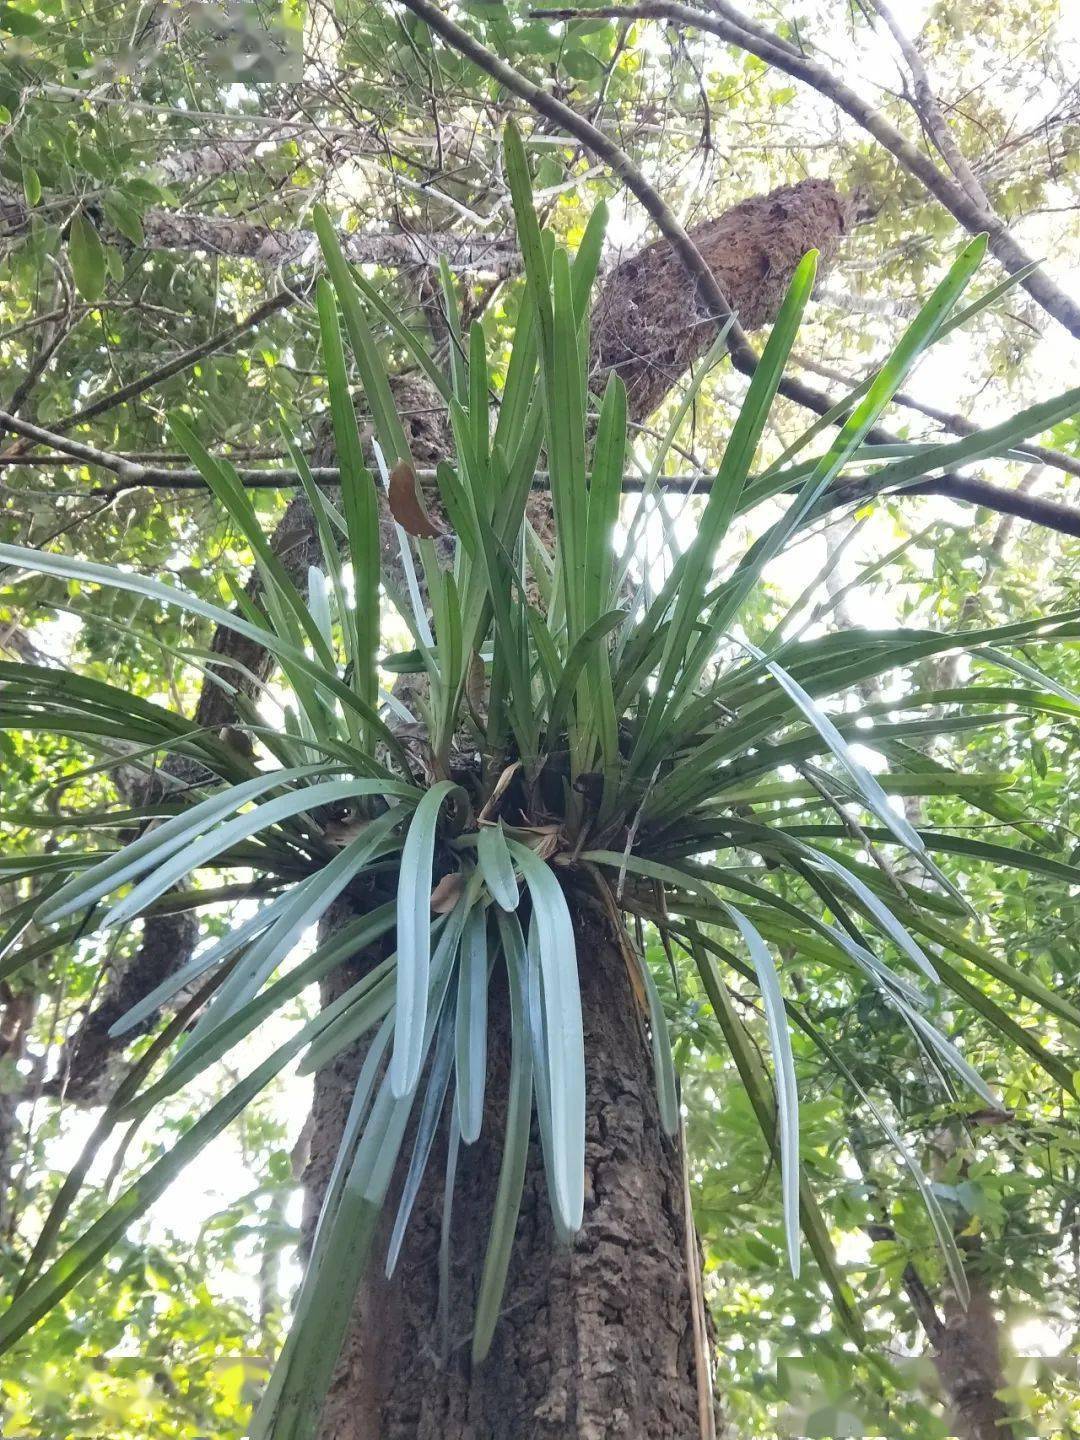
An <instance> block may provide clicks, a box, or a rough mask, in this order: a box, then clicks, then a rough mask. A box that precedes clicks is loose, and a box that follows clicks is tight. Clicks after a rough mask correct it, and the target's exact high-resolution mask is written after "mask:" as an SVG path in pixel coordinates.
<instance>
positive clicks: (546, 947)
mask: <svg viewBox="0 0 1080 1440" xmlns="http://www.w3.org/2000/svg"><path fill="white" fill-rule="evenodd" d="M507 844H508V845H509V847H510V853H511V855H512V856H513V858H514V861H515V863H516V864H517V867H518V869H519V870H520V871H521V874H522V876H523V878H524V880H525V884H526V885H527V886H528V888H529V894H530V896H531V897H532V902H533V914H534V915H535V917H536V927H537V938H538V945H539V951H540V969H541V974H542V977H543V997H544V1018H545V1027H546V1032H547V1050H548V1077H549V1081H550V1085H551V1140H552V1146H551V1148H552V1155H551V1161H552V1182H553V1193H554V1196H555V1199H556V1203H557V1206H558V1213H559V1219H560V1222H561V1224H562V1225H563V1227H564V1228H565V1229H566V1230H567V1231H571V1232H572V1231H575V1230H579V1229H580V1228H581V1219H582V1213H583V1210H584V1205H585V1042H584V1036H583V1033H582V1023H581V989H580V985H579V982H578V962H577V945H576V942H575V939H574V925H573V921H572V920H571V918H570V911H569V910H568V909H567V906H566V899H565V897H564V895H563V892H562V889H561V887H560V885H559V882H558V881H557V880H556V879H555V875H554V872H553V871H552V869H551V867H550V866H549V865H547V864H545V862H544V861H543V860H541V859H540V857H539V856H538V855H537V854H536V852H535V851H533V850H530V849H529V847H528V846H527V845H522V844H520V843H519V842H518V841H516V840H508V841H507Z"/></svg>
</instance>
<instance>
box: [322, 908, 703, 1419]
mask: <svg viewBox="0 0 1080 1440" xmlns="http://www.w3.org/2000/svg"><path fill="white" fill-rule="evenodd" d="M577 925H578V954H579V957H580V969H581V987H582V1001H583V1007H584V1024H585V1044H586V1060H587V1089H588V1098H587V1125H586V1195H585V1221H584V1227H583V1229H582V1231H581V1233H580V1235H579V1236H578V1237H577V1240H576V1242H575V1243H574V1245H573V1246H572V1247H570V1248H564V1247H562V1246H560V1245H559V1244H558V1243H557V1242H556V1239H555V1237H554V1234H553V1232H552V1226H551V1219H550V1211H549V1205H548V1198H547V1191H546V1187H545V1183H544V1179H543V1174H542V1168H541V1161H540V1155H539V1147H538V1141H537V1138H536V1136H535V1134H534V1141H533V1147H532V1152H531V1155H530V1160H529V1168H528V1174H527V1178H526V1185H525V1195H524V1199H523V1203H522V1212H521V1217H520V1219H519V1222H518V1226H517V1232H516V1235H515V1243H514V1254H513V1259H512V1262H511V1269H510V1274H509V1278H508V1283H507V1290H506V1295H505V1297H504V1301H503V1309H502V1315H501V1318H500V1322H499V1326H498V1329H497V1331H496V1335H495V1342H494V1346H493V1348H492V1351H491V1354H490V1356H489V1357H488V1359H487V1360H486V1362H485V1363H484V1364H483V1365H481V1366H479V1367H476V1368H475V1369H474V1368H473V1367H472V1365H471V1363H470V1342H471V1329H472V1319H473V1308H474V1304H475V1298H476V1292H477V1287H478V1284H479V1279H480V1273H481V1266H482V1263H483V1255H484V1248H485V1244H486V1236H487V1229H488V1224H489V1220H490V1215H491V1209H492V1202H493V1198H494V1193H495V1187H496V1183H497V1179H498V1170H499V1161H500V1156H501V1147H502V1137H503V1123H504V1114H505V1101H506V1089H507V1069H508V1053H507V1027H506V998H505V993H504V989H503V986H502V985H501V983H500V982H499V979H498V976H499V974H500V971H499V967H498V966H497V967H496V972H495V976H496V978H495V981H494V982H493V993H492V1020H493V1024H492V1043H491V1047H490V1052H489V1064H488V1090H487V1096H488V1100H487V1106H486V1111H485V1118H484V1128H483V1132H482V1134H481V1136H480V1139H479V1140H478V1141H477V1143H476V1144H475V1145H474V1146H472V1147H468V1148H463V1149H462V1152H461V1157H460V1161H459V1166H458V1177H457V1187H456V1190H455V1198H454V1210H453V1226H452V1242H451V1248H450V1253H451V1256H452V1264H451V1272H450V1291H449V1293H450V1304H449V1346H448V1350H447V1352H446V1354H445V1358H444V1355H443V1337H442V1333H441V1329H440V1326H439V1324H438V1319H437V1304H438V1250H439V1241H440V1229H441V1219H440V1217H441V1207H442V1192H443V1184H442V1170H443V1165H442V1161H443V1159H444V1156H445V1149H443V1150H442V1151H441V1153H440V1152H439V1151H438V1150H437V1151H436V1153H435V1155H434V1156H433V1159H432V1163H431V1169H430V1172H429V1176H428V1179H427V1180H426V1182H425V1185H424V1189H423V1191H422V1193H421V1196H420V1198H419V1200H418V1203H417V1207H416V1211H415V1213H414V1219H413V1225H412V1229H411V1231H410V1234H409V1236H408V1238H407V1240H406V1244H405V1249H404V1252H403V1255H402V1259H401V1263H400V1266H399V1269H398V1271H397V1273H396V1274H395V1276H394V1279H393V1280H392V1281H389V1282H388V1281H386V1280H385V1278H383V1276H382V1271H381V1267H380V1264H379V1262H378V1258H377V1256H378V1252H376V1259H375V1261H373V1264H372V1267H371V1274H370V1275H369V1278H368V1280H367V1282H366V1283H365V1285H364V1286H363V1288H362V1290H361V1293H360V1294H359V1296H358V1298H357V1303H356V1308H355V1313H354V1319H353V1324H352V1328H351V1330H350V1333H349V1335H348V1336H347V1339H346V1343H345V1346H344V1349H343V1353H342V1357H341V1360H340V1363H339V1366H338V1371H337V1376H336V1379H335V1382H334V1386H333V1389H332V1391H331V1394H330V1397H329V1399H328V1402H327V1406H326V1410H325V1412H324V1416H323V1429H322V1434H323V1436H324V1437H325V1440H607V1437H612V1440H613V1437H616V1436H618V1437H630V1436H633V1437H635V1440H688V1437H695V1436H697V1435H698V1434H699V1433H700V1432H699V1419H698V1398H697V1370H696V1362H695V1355H694V1346H693V1311H692V1300H691V1292H690V1286H689V1282H688V1275H687V1265H686V1253H685V1229H684V1226H685V1211H684V1208H683V1188H682V1172H681V1161H680V1157H679V1155H678V1153H677V1151H676V1149H675V1147H674V1146H673V1145H672V1144H670V1143H669V1142H668V1141H666V1140H665V1139H664V1137H663V1134H662V1132H661V1129H660V1121H659V1114H658V1111H657V1104H656V1098H655V1094H654V1088H653V1078H652V1062H651V1058H650V1053H649V1047H648V1042H647V1038H646V1035H645V1031H644V1027H643V1022H642V1018H641V1015H640V1012H639V1010H638V1008H637V1005H636V1002H635V1000H634V997H633V994H632V992H631V989H630V985H629V982H628V978H627V974H626V967H625V963H624V961H623V959H622V956H621V954H620V952H619V950H618V949H617V947H616V946H615V945H614V944H613V943H612V940H611V937H610V935H608V934H607V933H605V931H604V930H603V929H602V928H601V926H600V923H599V922H598V921H596V920H594V919H593V918H592V917H591V916H579V917H578V921H577ZM342 983H344V979H343V978H342V977H339V978H338V980H337V981H336V983H335V984H333V985H332V987H331V993H336V990H337V988H338V986H340V985H341V984H342ZM328 998H329V997H328ZM360 1060H361V1057H360V1055H358V1054H356V1053H353V1054H351V1055H347V1056H341V1057H339V1058H338V1060H337V1062H336V1063H335V1064H334V1065H332V1066H330V1067H329V1068H328V1069H326V1070H324V1071H322V1072H321V1073H320V1074H319V1075H318V1077H317V1079H316V1086H315V1102H314V1109H313V1115H312V1121H313V1123H312V1128H311V1152H310V1155H311V1158H310V1162H309V1165H308V1169H307V1172H306V1176H305V1180H306V1183H307V1186H308V1198H309V1204H310V1206H312V1207H314V1206H315V1204H316V1203H317V1201H318V1198H319V1196H320V1195H321V1193H322V1190H323V1187H324V1186H325V1183H326V1179H327V1176H328V1174H329V1170H330V1166H331V1164H332V1162H333V1156H334V1153H335V1151H336V1148H337V1143H338V1137H339V1136H340V1133H341V1127H342V1123H343V1120H344V1116H345V1113H346V1111H347V1109H348V1104H349V1099H350V1097H351V1093H352V1087H353V1083H354V1081H355V1077H356V1073H357V1069H358V1067H359V1064H360ZM394 1202H395V1196H394V1194H393V1193H392V1194H391V1198H390V1201H389V1202H388V1206H387V1223H388V1224H389V1223H390V1222H391V1221H392V1217H393V1215H394V1213H395V1203H394ZM695 1263H696V1260H695Z"/></svg>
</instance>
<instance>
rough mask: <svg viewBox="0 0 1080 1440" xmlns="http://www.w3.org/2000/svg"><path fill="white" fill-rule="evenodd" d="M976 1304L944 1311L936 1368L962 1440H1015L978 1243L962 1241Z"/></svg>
mask: <svg viewBox="0 0 1080 1440" xmlns="http://www.w3.org/2000/svg"><path fill="white" fill-rule="evenodd" d="M958 1243H959V1245H960V1247H961V1253H962V1254H963V1256H964V1270H965V1273H966V1274H967V1277H968V1287H969V1289H970V1291H971V1298H970V1301H969V1303H968V1306H967V1309H966V1310H965V1309H964V1307H963V1306H962V1305H961V1304H960V1303H959V1302H958V1301H957V1300H955V1299H952V1298H949V1299H946V1301H945V1302H944V1305H943V1307H942V1308H943V1310H944V1312H945V1323H944V1325H943V1326H942V1329H941V1332H940V1334H939V1335H938V1337H937V1339H936V1340H935V1342H934V1354H933V1358H934V1365H935V1367H936V1369H937V1372H938V1378H939V1379H940V1380H941V1384H942V1388H943V1389H944V1391H945V1394H946V1396H947V1398H948V1402H949V1408H950V1410H951V1411H952V1417H953V1424H954V1425H955V1426H956V1435H957V1440H1012V1437H1013V1435H1015V1433H1016V1431H1015V1429H1014V1428H1013V1425H1012V1423H1011V1422H1012V1417H1011V1416H1010V1413H1009V1408H1008V1406H1007V1405H1006V1404H1005V1402H1004V1401H1003V1400H1001V1399H999V1398H998V1392H999V1391H1001V1390H1002V1389H1003V1388H1004V1386H1005V1376H1004V1374H1003V1372H1002V1367H1001V1344H1000V1336H1001V1332H1000V1329H999V1327H998V1322H997V1316H996V1315H995V1314H994V1301H993V1296H992V1295H991V1293H990V1286H989V1284H988V1283H987V1275H986V1271H985V1257H984V1256H983V1255H982V1253H981V1252H982V1246H981V1244H980V1243H979V1241H978V1237H977V1236H974V1237H966V1238H961V1239H960V1240H959V1241H958Z"/></svg>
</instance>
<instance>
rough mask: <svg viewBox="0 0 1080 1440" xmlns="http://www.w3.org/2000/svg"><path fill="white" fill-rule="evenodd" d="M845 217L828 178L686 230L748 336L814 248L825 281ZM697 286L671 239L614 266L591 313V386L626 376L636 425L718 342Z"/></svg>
mask: <svg viewBox="0 0 1080 1440" xmlns="http://www.w3.org/2000/svg"><path fill="white" fill-rule="evenodd" d="M850 220H851V211H850V206H849V204H848V202H847V201H846V200H845V199H844V197H843V196H842V195H841V194H840V193H839V191H838V190H837V189H836V187H835V186H834V185H833V184H832V183H831V182H830V181H828V180H803V181H802V182H801V183H800V184H798V185H785V186H782V187H781V188H780V189H778V190H773V191H771V192H770V193H769V194H768V195H758V196H754V197H753V198H752V199H750V200H744V201H743V202H742V204H741V205H736V206H734V207H733V208H732V209H731V210H728V211H726V212H725V213H724V214H723V215H721V216H720V217H719V218H718V219H716V220H707V221H705V223H704V224H702V225H698V226H696V227H695V228H694V229H692V230H690V231H689V235H690V238H691V239H692V240H693V242H694V244H695V245H696V246H697V248H698V250H699V251H700V252H701V255H702V258H703V259H704V260H705V262H706V264H707V265H708V267H709V269H710V270H711V271H712V272H713V274H714V275H715V276H716V279H717V281H718V282H719V284H720V288H721V290H722V291H723V292H724V296H725V298H726V299H727V302H728V304H729V305H730V306H731V308H732V310H733V311H734V312H735V314H736V315H737V316H738V319H739V323H740V324H741V325H742V327H743V329H744V330H758V329H760V328H761V326H762V325H766V324H768V323H769V322H770V321H771V320H774V319H775V318H776V314H777V312H778V311H779V309H780V303H781V301H782V300H783V298H784V293H785V291H786V290H787V287H788V284H789V282H790V280H791V277H792V274H793V273H794V270H795V267H796V265H797V264H798V263H799V261H800V260H801V259H802V257H803V256H804V255H805V254H806V252H807V251H808V250H814V249H816V250H818V251H819V252H820V256H821V260H820V262H819V272H818V273H819V275H824V273H825V272H826V271H827V270H828V267H829V265H830V263H831V261H832V259H833V257H834V256H835V254H836V249H837V246H838V244H839V242H840V238H841V236H843V234H844V233H845V232H846V230H847V228H848V225H849V223H850ZM718 328H719V327H718V324H717V322H716V321H715V320H710V319H708V318H706V312H705V310H704V307H703V305H702V302H701V300H700V299H699V297H698V294H697V291H696V289H695V286H694V283H693V281H692V280H691V279H690V277H689V275H688V274H687V272H686V268H685V266H684V264H683V261H682V259H681V257H680V256H679V255H677V254H676V252H675V250H674V249H673V248H672V246H671V244H670V243H669V242H668V241H667V240H657V241H656V242H655V243H654V244H652V245H647V246H646V247H645V249H644V250H641V251H639V252H638V254H636V255H634V256H632V257H631V258H630V259H629V260H624V261H623V262H622V264H621V265H617V266H616V267H615V268H614V269H613V270H612V271H611V272H610V273H609V274H608V275H607V277H606V278H605V280H604V282H603V285H602V286H601V288H600V292H599V294H598V296H597V299H596V304H595V305H594V307H593V317H592V362H593V375H594V378H593V388H594V389H597V390H600V389H602V388H603V382H604V381H605V380H606V378H607V375H608V373H609V371H611V370H614V371H615V372H616V373H617V374H619V375H621V376H622V379H623V380H624V382H625V384H626V390H627V403H628V408H629V412H630V416H631V418H632V419H634V420H638V421H641V420H646V419H647V418H648V417H649V416H650V415H651V414H652V413H653V411H654V410H656V409H657V408H658V406H659V405H660V404H661V402H662V401H663V400H664V398H665V396H666V395H667V394H668V392H669V391H670V390H671V388H672V386H673V385H675V384H676V383H677V381H678V380H679V379H680V378H681V377H682V376H683V375H685V374H686V371H687V370H688V369H689V368H690V366H691V365H692V364H693V363H694V361H695V360H698V359H700V358H701V356H702V355H704V354H705V352H706V351H707V350H708V348H709V346H710V345H711V344H712V343H713V340H714V339H715V338H716V334H717V331H718Z"/></svg>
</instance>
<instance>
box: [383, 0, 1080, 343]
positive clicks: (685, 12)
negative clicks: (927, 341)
mask: <svg viewBox="0 0 1080 1440" xmlns="http://www.w3.org/2000/svg"><path fill="white" fill-rule="evenodd" d="M402 3H403V4H405V5H407V6H408V7H409V8H410V9H413V10H415V11H416V13H417V14H421V13H424V12H423V11H422V10H421V9H420V8H419V7H420V6H423V7H424V10H427V9H430V8H432V7H430V6H429V5H428V3H427V0H402ZM705 3H706V4H707V5H708V12H709V13H706V12H705V11H704V10H698V9H695V8H693V7H692V6H690V5H683V4H680V3H679V0H640V3H637V4H631V5H600V6H573V7H562V8H559V9H546V8H543V9H540V8H538V9H534V10H532V11H531V12H530V13H531V14H532V15H534V16H535V17H537V18H541V19H545V20H574V19H581V18H587V17H589V16H607V17H611V18H614V19H618V20H627V19H639V20H667V21H669V22H671V23H672V24H677V25H689V26H693V27H694V28H696V29H698V30H706V31H708V32H709V33H710V34H712V35H716V36H717V37H718V38H719V39H721V40H724V41H726V42H727V43H728V44H729V45H737V46H738V47H739V48H740V49H741V50H746V51H748V52H749V53H750V54H751V55H756V56H757V57H758V59H759V60H764V61H765V62H766V64H769V65H773V66H775V67H776V69H778V70H782V71H783V72H784V73H785V74H786V75H790V76H791V77H792V79H794V80H800V81H802V82H803V83H804V84H806V85H809V86H810V87H811V88H812V89H814V90H817V91H818V93H819V94H821V95H824V96H825V98H826V99H827V100H831V101H832V102H833V104H834V105H836V106H837V107H838V108H839V109H841V110H843V111H844V113H845V114H846V115H849V116H850V117H851V119H853V120H854V121H855V122H856V124H858V125H860V126H861V127H862V128H863V129H864V130H867V131H869V133H870V134H871V135H872V136H873V137H874V139H875V140H877V141H878V143H879V144H880V145H882V146H883V147H884V148H885V149H886V150H887V151H888V152H889V154H890V155H892V156H893V158H894V159H895V160H897V161H898V162H899V163H900V164H901V165H902V166H903V167H904V169H905V170H907V171H908V173H909V174H911V175H913V176H915V178H916V179H917V180H919V181H921V183H922V184H923V186H924V187H925V188H926V189H927V190H928V191H929V192H930V194H931V195H933V196H934V198H935V199H936V200H938V201H940V203H941V204H942V205H944V207H945V208H946V210H948V211H949V213H950V214H951V215H952V216H953V217H954V219H956V220H957V221H958V222H959V223H960V224H961V225H962V226H963V227H964V229H965V230H967V231H968V232H969V233H970V234H972V235H979V234H982V233H983V232H984V231H985V232H986V234H987V235H988V236H989V246H990V250H991V252H992V254H993V255H994V256H995V257H996V259H997V260H998V261H1000V263H1001V265H1002V266H1003V267H1004V268H1005V269H1006V270H1007V271H1008V272H1009V274H1010V275H1015V274H1016V273H1017V272H1018V271H1021V270H1024V269H1025V268H1026V267H1027V266H1029V265H1031V264H1032V258H1031V256H1029V255H1028V254H1027V252H1026V251H1025V250H1024V249H1023V247H1022V246H1021V245H1020V244H1019V243H1018V242H1017V241H1016V240H1015V239H1014V238H1013V236H1012V235H1011V233H1010V232H1009V228H1008V226H1007V225H1006V224H1005V222H1004V220H1002V219H1001V217H1000V216H999V215H997V214H996V213H995V212H994V210H993V209H992V208H990V207H989V206H988V205H987V204H978V203H977V202H976V201H975V200H974V199H973V197H972V196H971V195H969V194H968V193H967V191H966V190H965V189H964V187H963V186H962V185H961V184H960V183H959V182H958V181H957V180H954V179H953V178H952V176H950V175H946V174H944V173H943V172H942V171H941V170H939V169H938V167H937V165H935V164H934V162H933V160H931V159H930V157H929V156H928V155H925V154H923V152H922V151H921V150H919V149H918V148H917V147H916V146H914V145H913V144H912V143H911V141H910V140H908V139H907V138H906V136H904V135H903V134H901V132H900V131H899V130H898V129H897V128H896V126H895V125H893V124H892V123H891V121H889V120H888V119H886V117H885V116H884V115H883V114H882V113H881V112H880V111H879V110H876V109H875V108H874V107H873V106H872V105H870V104H869V103H868V102H867V101H865V100H864V99H863V98H862V97H861V96H860V95H858V94H856V92H855V91H854V90H852V89H851V88H850V86H848V85H846V84H845V83H844V82H843V80H840V79H838V78H837V76H835V75H833V74H831V73H830V72H829V71H828V70H826V69H825V67H824V66H823V65H820V64H818V62H817V61H816V60H811V59H810V58H809V57H808V56H807V55H805V54H804V53H803V52H801V51H799V50H796V49H795V47H794V46H792V45H789V44H788V43H787V42H786V41H785V40H782V39H781V38H780V37H779V36H778V35H774V34H772V33H771V32H770V31H768V30H766V29H765V28H764V26H761V25H758V24H756V23H755V22H754V21H751V20H749V19H747V17H746V16H744V15H742V14H741V13H740V12H739V11H738V10H736V9H735V7H734V6H733V5H729V4H728V3H727V0H705ZM525 98H527V97H525ZM1020 283H1021V284H1022V285H1023V287H1024V289H1025V290H1026V291H1027V292H1028V294H1029V295H1030V296H1031V297H1032V299H1033V300H1035V301H1036V302H1037V304H1039V305H1040V306H1041V307H1042V308H1043V309H1044V310H1045V311H1046V313H1047V314H1048V315H1051V316H1052V317H1053V318H1054V319H1055V320H1056V321H1058V323H1059V324H1060V325H1063V326H1064V327H1065V329H1066V330H1068V331H1069V333H1070V334H1071V335H1072V336H1073V337H1074V338H1075V339H1078V340H1080V305H1078V304H1077V303H1076V301H1074V300H1073V299H1072V298H1071V297H1070V296H1069V295H1067V294H1066V293H1065V292H1064V291H1063V290H1062V289H1061V288H1060V287H1059V286H1058V285H1056V284H1055V283H1054V282H1053V281H1052V280H1051V279H1050V278H1049V276H1047V275H1045V274H1044V273H1043V272H1042V271H1040V270H1035V271H1033V272H1032V273H1031V274H1030V275H1027V276H1025V278H1024V279H1023V280H1021V282H1020Z"/></svg>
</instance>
